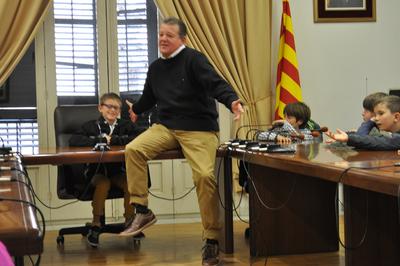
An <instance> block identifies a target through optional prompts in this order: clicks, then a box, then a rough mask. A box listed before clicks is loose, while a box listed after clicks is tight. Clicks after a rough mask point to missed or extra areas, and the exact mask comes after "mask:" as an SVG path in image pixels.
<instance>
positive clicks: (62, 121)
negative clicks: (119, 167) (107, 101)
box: [54, 105, 139, 245]
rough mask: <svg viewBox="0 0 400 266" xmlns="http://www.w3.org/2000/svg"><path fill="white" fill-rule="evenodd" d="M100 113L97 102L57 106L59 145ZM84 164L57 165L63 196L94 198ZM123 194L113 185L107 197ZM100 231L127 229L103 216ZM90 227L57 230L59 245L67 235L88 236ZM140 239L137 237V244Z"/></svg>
mask: <svg viewBox="0 0 400 266" xmlns="http://www.w3.org/2000/svg"><path fill="white" fill-rule="evenodd" d="M98 117H99V112H98V109H97V105H66V106H58V107H57V108H56V109H55V111H54V125H55V134H56V146H57V147H67V146H69V139H70V138H71V136H72V135H73V134H74V133H76V132H77V131H78V130H79V129H80V128H81V126H82V124H83V123H85V122H86V121H89V120H93V119H97V118H98ZM84 170H85V164H72V165H60V166H58V173H57V194H58V197H59V198H60V199H79V200H82V201H90V200H92V196H93V192H94V188H93V187H91V185H90V180H86V179H85V177H84ZM123 196H124V193H123V191H122V190H121V189H119V188H117V187H113V186H112V187H111V189H110V191H109V194H108V197H107V198H108V199H115V198H123ZM101 225H102V229H101V233H120V232H121V231H122V230H123V229H124V223H114V224H105V217H104V216H103V217H101ZM89 229H90V223H87V224H86V225H84V226H79V227H70V228H62V229H60V230H59V232H58V236H57V244H58V245H63V244H64V235H70V234H81V235H82V236H86V235H87V234H88V231H89ZM138 239H139V238H138V237H136V238H134V240H135V243H137V242H136V241H137V240H138Z"/></svg>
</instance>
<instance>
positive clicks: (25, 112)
mask: <svg viewBox="0 0 400 266" xmlns="http://www.w3.org/2000/svg"><path fill="white" fill-rule="evenodd" d="M34 51H35V44H31V46H30V47H29V48H28V50H27V51H26V53H25V55H24V56H23V57H22V59H21V61H20V62H19V63H18V65H17V66H16V68H15V69H14V71H13V72H12V74H11V75H10V77H9V78H8V79H7V81H6V83H5V86H6V87H7V88H6V89H7V97H6V98H5V99H4V101H3V102H1V106H0V136H1V138H2V140H3V141H4V142H3V143H1V142H0V145H3V144H4V145H5V146H9V147H11V148H12V151H14V152H16V151H18V152H22V153H26V154H32V153H33V152H35V151H37V149H38V127H37V119H36V118H37V115H36V86H35V84H36V79H35V52H34Z"/></svg>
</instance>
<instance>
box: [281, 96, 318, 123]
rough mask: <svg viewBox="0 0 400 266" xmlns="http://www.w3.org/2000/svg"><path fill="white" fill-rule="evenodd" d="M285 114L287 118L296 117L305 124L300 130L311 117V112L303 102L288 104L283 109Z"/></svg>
mask: <svg viewBox="0 0 400 266" xmlns="http://www.w3.org/2000/svg"><path fill="white" fill-rule="evenodd" d="M283 113H284V114H285V115H287V116H294V117H295V118H296V120H297V121H298V120H302V121H303V123H302V124H301V125H300V126H299V128H303V127H304V126H305V125H306V124H307V122H308V120H310V117H311V110H310V107H308V106H307V105H306V104H305V103H303V102H295V103H288V104H287V105H286V106H285V109H283Z"/></svg>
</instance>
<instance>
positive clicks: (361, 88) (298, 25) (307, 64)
mask: <svg viewBox="0 0 400 266" xmlns="http://www.w3.org/2000/svg"><path fill="white" fill-rule="evenodd" d="M376 4H377V7H376V17H377V21H376V22H362V23H360V22H357V23H314V21H313V1H312V0H291V1H290V9H291V14H292V22H293V27H294V34H295V42H296V50H297V60H298V61H299V71H300V82H301V86H302V92H303V100H304V102H306V103H307V104H308V105H309V106H310V108H311V112H312V117H313V118H314V120H316V121H317V122H319V123H320V124H321V126H327V127H329V128H330V129H335V128H338V127H339V128H342V129H352V128H356V127H358V126H359V124H360V123H361V111H362V100H363V98H364V97H365V95H366V94H369V93H372V92H376V91H386V92H388V90H389V89H392V88H400V74H399V72H400V66H399V62H400V52H399V50H400V30H399V28H400V17H399V15H398V11H399V10H400V1H398V0H384V1H379V0H377V1H376ZM281 14H282V3H281V1H277V0H273V1H272V42H273V43H272V50H271V53H272V54H271V57H272V86H271V87H272V88H275V82H276V60H277V45H278V42H279V29H280V20H281Z"/></svg>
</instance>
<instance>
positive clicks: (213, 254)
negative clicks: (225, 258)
mask: <svg viewBox="0 0 400 266" xmlns="http://www.w3.org/2000/svg"><path fill="white" fill-rule="evenodd" d="M218 263H219V249H218V244H208V243H206V244H205V245H204V247H203V254H202V264H203V266H212V265H218Z"/></svg>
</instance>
